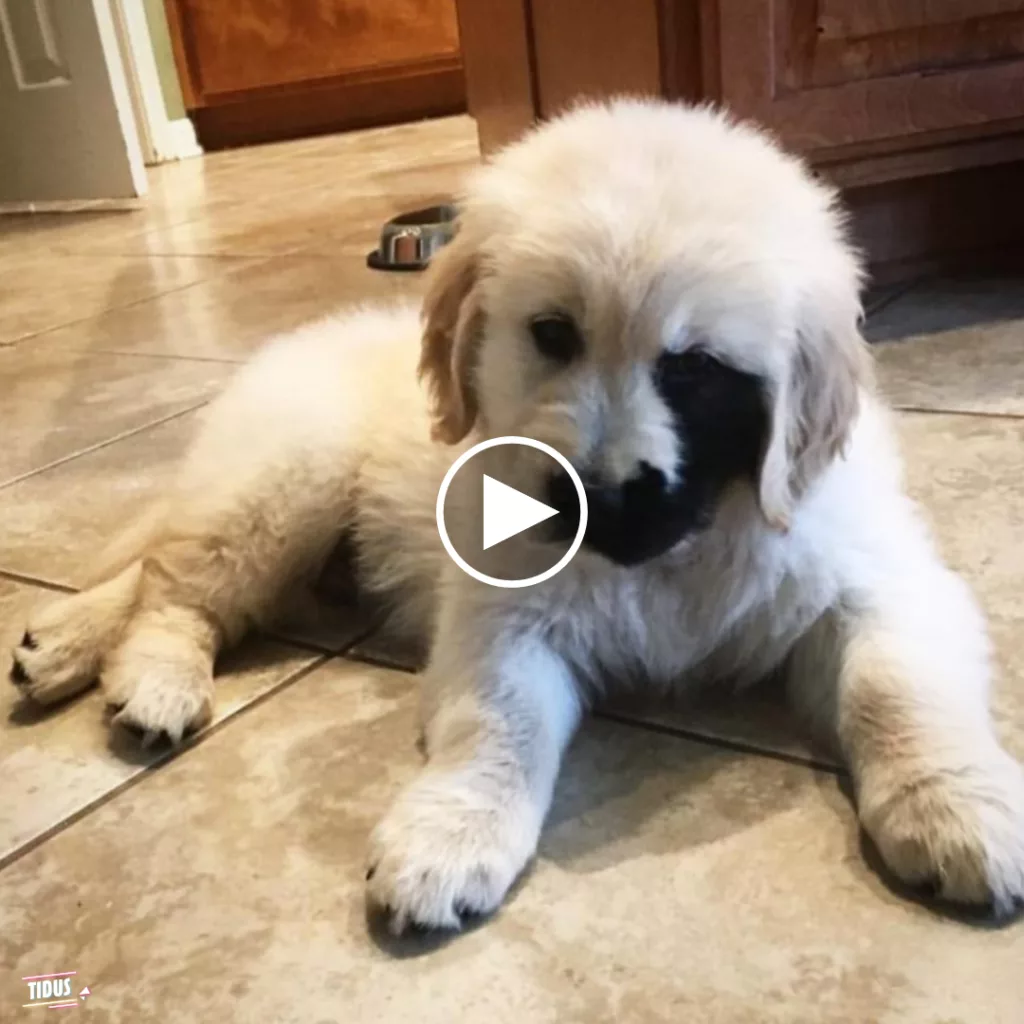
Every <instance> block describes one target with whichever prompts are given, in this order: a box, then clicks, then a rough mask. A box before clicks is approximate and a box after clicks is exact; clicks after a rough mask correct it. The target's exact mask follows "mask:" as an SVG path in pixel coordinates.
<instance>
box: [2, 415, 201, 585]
mask: <svg viewBox="0 0 1024 1024" xmlns="http://www.w3.org/2000/svg"><path fill="white" fill-rule="evenodd" d="M197 422H198V413H196V412H190V413H185V414H183V415H181V416H178V417H176V418H174V419H172V420H168V421H167V422H165V423H161V424H159V425H158V426H155V427H151V428H149V429H146V430H142V431H140V432H139V433H136V434H133V435H131V436H130V437H127V438H124V439H123V440H121V441H117V442H116V443H114V444H112V445H108V446H106V447H103V448H99V449H97V450H96V451H92V452H88V453H86V454H85V455H82V456H79V457H78V458H76V459H72V460H71V461H69V462H65V463H63V464H62V465H59V466H55V467H53V468H52V469H48V470H46V471H45V472H42V473H39V474H37V475H35V476H31V477H28V478H27V479H25V480H21V481H19V482H18V483H15V484H11V485H10V486H9V487H4V488H3V489H0V569H6V570H8V571H9V572H15V573H20V574H22V575H25V576H32V577H34V578H36V579H43V580H48V581H50V582H52V583H59V584H64V585H67V586H78V585H79V584H80V583H81V581H82V577H83V572H84V571H85V570H86V568H87V565H88V562H89V559H90V558H92V557H95V555H96V554H97V553H98V552H99V551H101V550H102V549H103V548H104V547H105V545H106V544H108V543H109V542H110V541H111V540H112V539H113V538H114V537H115V536H116V535H117V533H118V532H119V531H120V530H123V529H124V527H125V525H126V524H127V523H128V522H130V521H131V519H132V518H133V517H135V516H136V515H138V514H139V513H140V512H142V511H143V510H144V509H145V508H146V507H147V506H148V505H149V503H150V502H151V501H153V500H154V499H155V498H156V497H157V496H158V495H159V494H160V493H161V492H162V489H163V488H164V487H165V486H166V485H167V482H168V480H169V479H170V476H171V473H172V472H173V471H174V468H175V467H176V465H177V464H178V461H179V459H180V458H181V456H182V454H183V453H184V451H185V449H186V447H187V445H188V443H189V440H190V439H191V437H192V435H193V434H194V432H195V429H196V426H197Z"/></svg>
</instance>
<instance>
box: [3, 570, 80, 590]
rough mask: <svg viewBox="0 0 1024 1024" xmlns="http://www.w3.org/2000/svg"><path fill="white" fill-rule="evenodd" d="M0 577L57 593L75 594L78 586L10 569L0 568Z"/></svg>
mask: <svg viewBox="0 0 1024 1024" xmlns="http://www.w3.org/2000/svg"><path fill="white" fill-rule="evenodd" d="M0 579H4V580H10V581H11V582H12V583H22V584H25V585H27V586H30V587H36V588H41V589H43V590H50V591H53V592H54V593H57V594H77V593H78V588H77V587H72V586H69V585H68V584H66V583H55V582H54V581H53V580H44V579H40V578H39V577H38V576H27V575H25V574H24V573H20V572H11V570H10V569H0Z"/></svg>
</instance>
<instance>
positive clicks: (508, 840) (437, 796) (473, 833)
mask: <svg viewBox="0 0 1024 1024" xmlns="http://www.w3.org/2000/svg"><path fill="white" fill-rule="evenodd" d="M523 803H524V802H523V800H522V798H518V797H515V798H512V799H510V800H509V801H508V803H507V804H505V803H498V802H496V801H494V800H493V798H490V797H487V796H483V795H481V794H480V793H477V792H474V791H473V790H471V789H467V788H466V786H465V783H462V784H461V785H453V784H446V782H445V781H444V779H443V777H442V778H438V779H431V780H429V781H426V780H421V781H419V782H417V783H414V784H413V786H412V787H411V788H410V789H408V790H407V791H406V792H405V793H404V794H403V796H402V797H401V798H400V799H399V801H398V803H397V804H396V805H395V806H394V808H392V810H391V811H390V813H389V814H388V815H387V816H386V817H385V818H384V820H383V821H382V822H381V823H380V824H379V825H378V826H377V828H376V830H375V831H374V833H373V836H372V838H371V840H370V858H369V865H370V866H369V870H368V872H367V880H368V895H369V899H370V901H371V902H372V903H373V904H375V905H377V906H378V907H380V908H382V909H383V910H384V911H385V912H387V914H388V915H389V917H390V926H391V930H392V931H393V932H394V933H395V934H400V933H401V932H402V931H404V930H405V928H406V927H407V926H410V925H412V926H414V927H419V928H425V929H458V928H459V927H460V926H461V924H462V920H463V917H465V916H475V915H480V914H488V913H491V912H492V911H494V910H496V909H497V908H498V906H499V905H500V904H501V901H502V900H503V899H504V897H505V893H506V892H508V890H509V887H510V886H511V885H512V883H513V882H514V881H515V879H516V876H517V875H518V874H519V872H520V871H522V869H523V867H524V866H525V864H526V862H527V860H529V858H530V856H531V855H532V853H533V850H534V848H535V846H536V841H537V832H538V826H537V824H536V823H535V822H534V821H533V820H532V819H533V817H534V816H533V814H532V813H531V812H530V811H529V808H528V807H526V806H523ZM517 807H519V808H520V809H519V810H518V811H517V809H516V808H517Z"/></svg>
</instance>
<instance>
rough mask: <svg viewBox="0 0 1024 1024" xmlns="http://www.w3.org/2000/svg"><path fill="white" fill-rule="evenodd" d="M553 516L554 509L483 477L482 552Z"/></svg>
mask: <svg viewBox="0 0 1024 1024" xmlns="http://www.w3.org/2000/svg"><path fill="white" fill-rule="evenodd" d="M557 515H558V509H557V508H552V507H551V506H550V505H545V504H544V503H543V502H542V501H537V499H536V498H531V497H530V496H529V495H528V494H523V492H522V491H517V490H516V489H515V488H514V487H509V485H508V484H503V483H502V482H501V481H500V480H495V479H494V477H493V476H488V475H487V474H486V473H485V474H484V516H483V520H484V522H483V527H484V551H486V550H487V549H488V548H493V547H494V545H495V544H500V543H501V542H502V541H503V540H508V539H509V537H514V536H515V535H516V534H517V533H522V532H523V530H528V529H529V528H530V527H531V526H536V525H537V524H538V523H543V522H544V520H545V519H550V518H551V517H552V516H557Z"/></svg>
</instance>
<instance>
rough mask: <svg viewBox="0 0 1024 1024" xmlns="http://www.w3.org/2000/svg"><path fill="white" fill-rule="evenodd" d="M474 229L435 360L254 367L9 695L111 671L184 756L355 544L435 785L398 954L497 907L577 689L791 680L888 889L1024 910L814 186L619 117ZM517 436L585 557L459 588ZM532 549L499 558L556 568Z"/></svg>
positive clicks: (536, 171) (369, 344) (744, 141)
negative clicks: (830, 742) (245, 638)
mask: <svg viewBox="0 0 1024 1024" xmlns="http://www.w3.org/2000/svg"><path fill="white" fill-rule="evenodd" d="M462 209H463V214H462V223H461V230H460V233H459V235H458V237H457V238H456V240H455V241H454V242H453V243H452V244H451V245H450V246H449V247H448V248H447V249H446V250H445V251H444V253H443V254H442V255H441V257H440V258H439V259H438V260H437V261H436V266H435V267H434V268H433V271H432V278H431V283H430V288H429V292H428V295H427V299H426V302H425V308H424V310H423V318H424V323H425V329H424V331H423V332H422V337H423V340H422V348H421V331H420V329H419V325H418V315H419V311H417V310H414V309H412V308H409V309H399V310H362V311H356V312H353V313H347V314H342V315H339V316H337V317H335V318H333V319H328V320H325V321H322V322H320V323H317V324H313V325H311V326H308V327H306V328H304V329H302V330H299V331H297V332H295V333H294V334H292V335H290V336H288V337H285V338H282V339H280V340H278V341H276V342H275V343H274V344H272V345H271V346H270V347H269V348H268V349H267V350H266V351H265V352H263V353H262V354H261V355H259V356H258V357H257V358H256V359H255V360H254V361H253V362H252V363H251V364H250V365H249V366H248V367H246V368H245V369H243V370H242V371H241V372H240V374H239V376H238V378H237V379H236V381H235V382H234V384H233V385H232V386H231V387H230V388H229V389H228V390H227V392H226V393H225V394H224V395H223V397H222V398H221V399H220V400H219V402H218V403H216V405H215V406H214V407H213V409H212V410H211V413H210V416H209V419H208V421H207V423H206V426H205V429H204V430H203V432H202V433H201V434H200V436H199V438H198V440H197V441H196V443H195V445H194V447H193V450H192V452H191V454H190V455H189V457H188V458H187V460H186V462H185V464H184V467H183V468H182V470H181V473H180V475H179V477H178V480H177V483H176V484H175V486H174V487H173V488H172V490H171V491H170V493H169V494H168V495H167V496H166V500H165V501H164V502H163V503H162V505H161V506H160V508H158V509H156V510H155V511H154V512H153V514H152V515H151V516H149V517H148V518H147V520H146V521H145V522H144V523H143V524H140V526H139V527H138V528H137V529H135V530H133V531H131V532H130V533H129V535H127V536H126V537H125V538H123V539H122V541H121V542H120V543H119V544H118V545H117V549H116V550H115V551H114V553H113V554H112V555H111V557H110V558H109V559H108V560H107V562H106V568H105V569H103V570H101V571H100V572H99V573H98V574H97V576H96V577H95V585H94V586H92V587H91V588H90V589H87V590H85V591H84V592H82V593H81V594H78V595H75V596H71V597H67V598H64V599H62V600H60V601H58V602H57V603H56V604H54V605H53V606H51V607H49V608H47V609H44V610H43V611H42V612H41V613H40V614H39V615H38V616H36V617H35V618H34V619H33V621H32V622H31V623H30V624H29V627H28V631H27V632H26V634H25V637H24V639H23V642H22V644H21V645H20V646H19V647H18V648H17V650H16V651H15V652H14V658H15V661H14V668H13V670H12V678H13V680H14V682H15V683H16V684H17V685H18V686H19V687H20V688H21V689H22V690H23V691H24V693H25V694H27V695H28V697H30V698H32V699H33V700H37V701H40V702H43V703H46V702H52V701H54V700H57V699H60V698H63V697H66V696H68V695H69V694H72V693H74V692H76V691H78V690H80V689H82V688H84V687H85V686H86V685H88V684H89V683H91V682H92V681H94V680H95V679H97V678H98V679H99V680H100V682H101V683H102V685H103V687H104V689H105V691H106V695H107V699H108V700H109V701H110V702H111V703H112V704H114V705H115V706H118V707H120V709H121V710H120V713H119V715H118V719H119V720H121V721H123V722H127V723H130V724H134V725H135V726H137V727H139V728H140V729H143V730H147V731H163V732H166V733H168V734H169V735H170V736H171V737H173V738H179V737H180V736H181V735H182V733H183V732H184V731H186V730H188V729H193V728H195V727H197V726H200V725H202V724H203V723H204V722H205V721H206V720H207V719H208V717H209V715H210V709H211V705H212V702H213V680H212V665H213V660H214V655H215V654H216V652H217V650H218V648H220V647H221V646H222V645H224V644H225V643H228V642H231V641H234V640H236V639H237V638H238V637H239V636H240V635H241V634H242V632H243V631H244V630H245V629H246V628H247V627H248V626H249V625H250V624H251V623H254V622H259V621H261V620H265V619H267V618H268V617H269V616H270V615H272V613H273V612H274V611H275V609H276V608H277V607H278V605H279V604H280V602H281V601H282V599H284V598H286V596H287V595H288V594H290V593H291V592H292V590H293V586H294V585H295V584H299V583H301V582H302V581H303V580H304V579H307V578H308V577H309V576H311V575H312V574H315V572H316V570H317V568H318V567H319V566H320V564H321V563H322V561H323V559H324V557H325V556H326V554H327V553H328V551H329V549H331V547H332V545H334V544H335V543H336V541H337V539H338V537H339V535H340V534H341V533H342V531H348V532H349V533H350V534H351V535H352V537H353V539H354V544H355V549H356V551H357V555H358V563H359V569H360V575H361V578H362V583H363V585H364V586H366V587H369V588H371V589H372V590H375V591H378V592H380V593H382V594H384V595H386V596H387V597H388V598H389V599H390V600H391V601H392V602H393V604H394V605H395V606H396V608H397V609H398V610H399V611H400V614H401V616H402V618H403V620H404V621H405V622H406V623H407V624H408V625H409V626H410V627H412V628H418V629H421V630H430V631H431V634H432V654H431V658H430V665H429V668H428V670H427V672H426V674H425V676H424V679H423V708H424V729H425V736H426V747H427V751H428V762H427V764H426V766H425V767H424V769H423V771H422V773H421V774H420V775H419V777H418V778H417V779H416V780H415V781H414V782H413V783H412V784H411V785H410V786H409V788H408V789H407V790H406V791H405V792H404V793H402V794H401V795H400V796H399V797H398V799H397V801H396V803H395V804H394V806H393V808H392V809H391V811H390V812H389V813H388V814H387V815H386V817H385V818H384V820H383V821H382V822H381V824H380V825H379V827H378V828H377V829H376V831H375V833H374V835H373V837H372V839H371V853H370V872H369V879H370V881H369V890H370V895H371V898H372V899H373V900H374V901H375V902H377V903H379V904H380V905H382V906H384V907H387V908H389V909H390V911H391V914H392V916H393V922H394V925H395V927H397V928H401V927H402V926H404V925H405V924H407V923H415V924H417V925H421V926H425V927H454V926H457V925H458V924H459V921H460V915H462V914H464V913H482V912H487V911H491V910H493V909H494V908H495V907H497V906H498V905H499V903H500V902H501V900H502V898H503V896H504V895H505V893H506V892H507V890H508V888H509V886H510V885H511V884H512V882H513V880H514V879H515V878H516V876H517V874H518V873H519V872H520V871H521V870H522V869H523V867H524V865H525V864H526V863H527V861H528V859H529V858H530V856H531V855H532V853H533V851H534V849H535V847H536V844H537V839H538V834H539V832H540V829H541V825H542V822H543V820H544V816H545V813H546V811H547V809H548V805H549V802H550V799H551V793H552V788H553V786H554V783H555V777H556V775H557V772H558V767H559V761H560V758H561V756H562V753H563V751H564V749H565V747H566V744H567V743H568V741H569V738H570V737H571V735H572V733H573V730H574V729H575V728H576V725H577V723H578V722H579V720H580V716H581V713H582V712H583V710H584V709H585V708H586V706H587V705H588V703H589V702H590V701H591V699H592V697H593V695H594V693H595V689H596V687H598V686H603V687H610V686H613V685H615V683H616V682H617V681H621V680H625V679H627V678H628V679H632V680H635V679H636V678H637V677H638V676H639V677H642V678H646V679H649V680H651V681H652V684H661V685H664V686H669V685H671V686H685V685H687V684H688V683H691V682H694V681H698V680H699V681H707V680H722V681H726V680H727V681H728V682H729V683H730V684H733V683H737V682H738V683H743V682H745V681H748V680H754V679H757V678H759V677H762V676H764V675H765V674H766V673H769V672H770V671H772V670H775V669H777V668H785V669H786V671H787V672H788V677H789V680H790V684H791V689H792V692H793V694H794V697H795V699H796V700H797V702H798V704H799V706H800V707H801V708H802V709H804V710H805V711H806V712H807V714H808V717H809V718H810V719H812V720H813V722H815V723H816V724H817V725H818V726H819V727H820V728H822V729H823V730H825V731H826V732H828V733H830V734H831V735H833V736H834V737H835V738H836V739H837V740H838V743H839V746H840V748H841V750H842V751H843V753H844V755H845V757H846V759H847V760H848V763H849V766H850V769H851V772H852V776H853V779H854V781H855V785H856V793H857V799H858V803H859V812H860V817H861V820H862V822H863V824H864V827H865V829H866V830H867V831H868V833H870V835H871V836H872V838H873V839H874V842H875V843H876V844H877V846H878V849H879V850H880V852H881V855H882V857H883V858H884V859H885V861H886V863H887V864H888V866H889V867H890V868H891V869H892V871H893V872H895V874H896V875H898V876H899V877H900V878H902V879H905V880H907V881H909V882H912V883H923V882H929V883H934V884H935V885H936V886H937V888H938V890H939V892H940V893H941V895H943V896H944V897H947V898H949V899H951V900H956V901H964V902H968V903H982V904H985V903H987V904H991V905H992V906H993V907H994V908H995V910H996V911H997V912H1000V913H1005V912H1007V911H1009V910H1011V909H1012V908H1013V906H1014V905H1015V903H1016V902H1017V901H1019V900H1020V899H1021V897H1022V896H1024V784H1022V773H1021V769H1020V766H1019V765H1018V764H1017V763H1016V762H1015V761H1014V760H1013V759H1011V758H1010V757H1009V756H1008V755H1007V754H1006V753H1005V752H1004V751H1003V749H1002V748H1001V747H1000V745H999V742H998V741H997V739H996V736H995V734H994V732H993V726H992V722H991V719H990V716H989V710H988V704H987V690H988V683H989V648H988V643H987V641H986V633H985V626H984V622H983V620H982V617H981V615H980V614H979V611H978V608H977V606H976V605H975V602H974V601H973V600H972V598H971V595H970V594H969V593H968V591H967V588H966V587H965V586H964V584H963V583H962V582H961V581H960V579H958V578H957V577H956V576H955V575H954V574H953V573H951V572H950V571H949V570H948V569H946V568H945V567H944V566H943V565H942V564H941V562H940V561H939V559H938V557H937V555H936V553H935V550H934V549H933V546H932V543H931V541H930V539H929V536H928V533H927V530H926V528H925V527H924V525H922V523H921V521H920V519H919V517H918V514H917V512H916V511H915V509H914V506H913V505H912V504H911V502H910V501H909V500H908V499H907V498H906V497H905V496H904V494H903V491H902V489H901V482H900V469H899V465H898V459H897V455H896V452H895V448H894V442H893V437H892V433H891V430H890V428H889V426H888V424H887V422H886V416H885V413H884V411H883V410H882V408H880V406H879V403H878V400H877V399H876V398H875V396H874V393H873V391H872V386H871V375H870V367H869V359H868V355H867V351H866V348H865V346H864V344H863V342H862V340H861V337H860V335H859V333H858V317H859V312H860V309H859V303H858V283H859V280H858V268H857V263H856V260H855V257H854V255H853V254H852V253H851V251H850V248H849V246H848V244H847V242H846V240H845V237H844V231H843V228H842V219H841V217H840V215H839V214H838V213H837V212H836V209H835V206H834V201H833V196H832V194H831V192H829V191H828V190H827V189H826V188H824V187H823V186H822V185H820V184H819V183H817V182H816V181H814V179H813V178H812V177H811V176H810V175H809V174H808V173H807V172H806V171H805V170H804V169H803V167H802V166H801V165H800V163H799V162H797V161H796V160H793V159H790V158H788V157H786V156H784V155H783V154H782V153H780V152H779V151H778V150H777V149H776V148H775V146H773V145H772V143H771V142H770V141H768V140H767V139H766V138H765V137H764V136H762V135H761V134H759V133H757V132H756V131H754V130H752V129H750V128H748V127H744V126H739V125H735V124H731V123H729V122H728V121H727V120H726V119H724V118H723V117H721V116H720V115H718V114H715V113H713V112H710V111H708V110H693V109H686V108H683V107H678V106H670V105H665V104H660V103H653V102H652V103H640V102H619V103H614V104H612V105H610V106H598V107H592V108H587V109H582V110H578V111H576V112H574V113H572V114H570V115H568V116H566V117H564V118H562V119H560V120H557V121H555V122H553V123H550V124H547V125H546V126H544V127H541V128H540V129H538V130H537V131H535V132H534V133H533V134H531V135H530V136H529V137H528V138H526V139H525V141H523V142H521V143H520V144H517V145H515V146H512V147H511V148H509V149H507V150H506V151H505V152H503V153H502V154H501V155H500V156H499V157H498V158H497V159H496V160H494V162H493V163H492V164H491V165H490V166H487V167H485V168H483V169H482V170H481V171H480V172H479V173H478V174H477V175H476V176H475V177H474V179H473V180H472V182H471V187H470V189H469V193H468V197H467V199H466V202H465V204H464V206H463V208H462ZM417 361H418V362H419V371H420V375H421V377H422V378H423V380H424V381H425V384H426V387H422V386H421V384H420V383H419V382H418V381H417V374H416V369H417ZM505 434H519V435H527V436H529V437H532V438H536V439H538V440H540V441H544V442H547V443H549V444H551V445H553V446H555V447H556V448H557V449H559V450H560V451H561V452H563V453H564V454H565V455H566V456H567V457H568V458H569V459H570V460H571V461H572V462H573V463H574V464H575V465H576V466H577V467H578V468H579V470H580V472H581V474H582V475H583V477H584V479H585V480H586V482H587V488H588V494H589V498H590V525H589V527H588V531H587V538H586V544H585V546H584V549H583V550H582V551H581V552H580V554H579V555H578V556H577V558H576V559H575V560H574V561H573V563H572V564H570V565H569V567H568V568H566V569H565V570H564V571H562V572H561V573H560V574H559V575H557V576H555V577H554V578H553V579H550V580H549V581H547V582H545V583H543V584H540V585H538V586H534V587H531V588H525V589H520V590H514V591H510V590H500V589H494V588H491V587H488V586H486V585H483V584H480V583H478V582H476V581H475V580H473V579H471V578H470V577H468V576H466V575H465V574H463V573H462V572H461V571H460V570H459V569H458V568H456V567H455V566H454V565H453V564H452V563H451V562H450V561H449V559H448V558H447V557H446V556H445V554H444V552H443V549H442V546H441V544H440V542H439V539H438V535H437V530H436V527H435V523H434V502H435V498H436V494H437V489H438V485H439V483H440V480H441V478H442V476H443V474H444V472H445V470H446V469H447V467H448V466H449V465H450V464H451V462H452V460H453V459H454V458H455V457H456V455H457V454H458V453H459V452H460V451H461V450H463V449H464V448H465V447H466V446H468V444H470V443H473V442H475V441H477V440H480V439H483V438H485V437H490V436H498V435H505ZM498 451H502V452H508V453H511V452H514V449H508V448H502V449H498ZM517 457H518V456H516V455H514V454H509V455H508V458H509V459H515V458H517ZM507 469H508V472H509V473H510V474H512V475H513V476H516V474H518V476H517V477H516V478H517V479H525V478H528V477H529V476H530V474H531V473H540V472H541V468H540V463H537V464H536V465H532V464H529V462H528V461H527V462H526V463H524V464H522V465H511V464H510V465H509V466H508V467H507ZM534 483H535V484H536V483H537V481H534ZM540 485H541V486H542V487H543V488H544V493H546V494H548V495H549V496H550V500H551V501H552V502H553V503H557V502H558V501H560V500H563V499H564V491H565V486H564V485H565V481H564V480H560V479H558V478H552V479H550V480H547V481H541V482H540ZM524 538H526V535H525V534H524V535H523V538H520V540H522V545H521V547H520V548H518V549H517V547H516V541H515V540H513V541H509V542H507V543H508V545H509V547H508V549H507V557H508V558H509V560H510V561H512V562H515V561H517V560H518V559H519V558H520V557H525V556H528V555H529V551H528V550H527V549H528V548H529V546H530V545H531V544H533V545H536V544H544V543H547V542H546V541H545V540H544V539H543V538H541V539H540V540H536V539H534V540H530V539H524ZM501 549H502V550H503V551H504V550H505V545H501ZM495 550H496V551H497V550H498V549H497V548H496V549H495ZM325 714H330V710H329V709H325Z"/></svg>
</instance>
